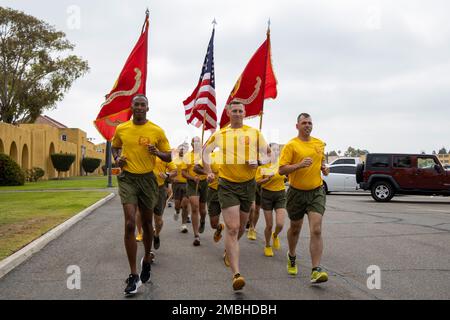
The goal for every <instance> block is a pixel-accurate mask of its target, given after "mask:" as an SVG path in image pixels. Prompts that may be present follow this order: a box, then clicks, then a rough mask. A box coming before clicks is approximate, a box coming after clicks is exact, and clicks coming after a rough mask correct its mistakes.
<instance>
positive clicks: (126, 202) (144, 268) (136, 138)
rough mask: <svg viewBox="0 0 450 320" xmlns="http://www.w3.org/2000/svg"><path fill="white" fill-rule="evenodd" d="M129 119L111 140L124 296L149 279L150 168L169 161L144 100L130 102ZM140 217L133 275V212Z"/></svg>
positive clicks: (153, 189) (154, 189)
mask: <svg viewBox="0 0 450 320" xmlns="http://www.w3.org/2000/svg"><path fill="white" fill-rule="evenodd" d="M131 110H132V112H133V119H132V120H130V121H127V122H125V123H122V124H120V125H119V126H117V128H116V133H115V135H114V138H113V141H112V154H113V157H114V160H115V162H116V164H117V166H118V167H120V168H121V169H122V172H121V173H120V174H119V175H118V176H117V180H118V183H119V195H120V199H121V202H122V205H123V211H124V216H125V238H124V241H125V249H126V252H127V256H128V263H129V265H130V270H131V272H130V275H129V277H128V279H127V286H126V288H125V290H124V293H125V295H131V294H135V293H136V292H137V289H138V288H139V286H140V285H141V283H145V282H147V281H148V280H149V279H150V271H151V265H150V262H151V249H152V241H153V208H154V207H155V205H156V203H157V200H158V184H157V181H156V177H155V174H154V173H153V169H154V167H155V161H156V157H158V158H160V159H162V160H163V161H166V162H170V161H171V153H170V146H169V142H168V141H167V138H166V135H165V133H164V131H163V130H162V129H161V128H160V127H159V126H157V125H156V124H154V123H152V122H150V121H148V120H147V112H148V110H149V108H148V100H147V98H146V97H145V96H144V95H141V94H139V95H136V96H135V97H134V98H133V100H132V105H131ZM138 207H139V211H140V212H141V216H142V229H143V231H144V247H145V255H144V257H143V258H142V260H141V274H140V276H139V275H138V274H137V267H136V254H137V244H136V239H135V234H134V232H135V229H136V211H137V209H138Z"/></svg>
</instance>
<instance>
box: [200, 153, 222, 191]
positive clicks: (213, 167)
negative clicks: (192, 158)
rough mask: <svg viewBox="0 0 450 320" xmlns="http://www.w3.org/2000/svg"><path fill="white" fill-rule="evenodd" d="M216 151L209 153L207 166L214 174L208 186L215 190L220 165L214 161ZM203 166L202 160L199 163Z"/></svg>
mask: <svg viewBox="0 0 450 320" xmlns="http://www.w3.org/2000/svg"><path fill="white" fill-rule="evenodd" d="M216 156H217V151H216V152H213V153H211V162H210V164H209V166H210V167H211V171H212V173H214V175H215V176H216V177H215V178H214V180H213V181H211V182H210V183H208V187H210V188H211V189H214V190H217V189H218V188H219V169H220V165H219V164H218V163H217V162H216ZM200 165H201V166H203V162H201V163H200Z"/></svg>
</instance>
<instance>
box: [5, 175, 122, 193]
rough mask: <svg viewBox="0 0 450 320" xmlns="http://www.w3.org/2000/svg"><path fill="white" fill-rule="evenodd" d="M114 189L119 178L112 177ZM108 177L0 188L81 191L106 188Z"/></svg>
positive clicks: (32, 183)
mask: <svg viewBox="0 0 450 320" xmlns="http://www.w3.org/2000/svg"><path fill="white" fill-rule="evenodd" d="M112 183H113V186H114V187H117V178H116V177H114V176H113V177H112ZM107 185H108V177H105V176H87V177H72V178H65V179H61V180H42V181H38V182H26V183H25V185H24V186H17V187H16V186H14V187H0V191H10V190H43V189H65V188H69V189H72V188H73V189H80V188H106V187H107Z"/></svg>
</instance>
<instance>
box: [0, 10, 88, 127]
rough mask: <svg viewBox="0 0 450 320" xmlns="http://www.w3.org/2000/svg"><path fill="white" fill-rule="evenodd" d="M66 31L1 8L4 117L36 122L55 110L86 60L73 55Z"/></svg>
mask: <svg viewBox="0 0 450 320" xmlns="http://www.w3.org/2000/svg"><path fill="white" fill-rule="evenodd" d="M73 49H74V45H73V44H71V43H70V42H69V41H68V40H67V39H66V38H65V34H64V33H63V32H60V31H56V29H55V28H54V27H52V26H50V25H49V24H47V23H46V22H44V21H42V20H39V19H37V18H35V17H33V16H30V15H27V14H25V13H23V12H21V11H17V10H13V9H9V8H4V7H0V70H1V71H0V121H3V122H7V123H17V122H21V121H25V120H26V121H34V120H35V119H36V118H37V117H38V116H39V115H40V114H42V112H43V111H44V110H48V109H53V108H55V106H56V102H58V101H60V100H62V98H63V97H64V93H65V92H67V90H69V88H70V87H71V85H72V83H73V82H74V81H75V80H76V79H77V78H79V77H81V76H82V75H84V74H85V73H86V72H87V71H88V70H89V67H88V63H87V61H84V60H82V59H81V58H80V57H78V56H76V55H68V54H67V53H66V52H67V51H72V50H73Z"/></svg>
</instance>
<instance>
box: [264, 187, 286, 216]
mask: <svg viewBox="0 0 450 320" xmlns="http://www.w3.org/2000/svg"><path fill="white" fill-rule="evenodd" d="M261 208H263V210H270V211H272V210H276V209H280V208H286V191H284V190H281V191H270V190H266V189H264V188H263V189H262V192H261Z"/></svg>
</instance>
